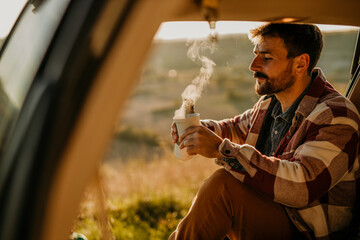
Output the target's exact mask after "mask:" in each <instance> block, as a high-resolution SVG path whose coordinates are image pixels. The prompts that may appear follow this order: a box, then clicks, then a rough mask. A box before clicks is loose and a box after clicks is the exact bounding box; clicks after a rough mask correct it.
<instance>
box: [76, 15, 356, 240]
mask: <svg viewBox="0 0 360 240" xmlns="http://www.w3.org/2000/svg"><path fill="white" fill-rule="evenodd" d="M259 24H261V23H245V22H219V23H217V25H216V31H217V34H218V37H217V41H216V42H215V43H211V42H210V43H203V40H204V39H207V37H208V35H209V33H210V30H209V25H208V23H207V22H190V23H189V22H187V23H180V22H173V23H164V24H163V25H162V26H161V28H160V29H159V31H158V34H157V35H156V36H155V38H154V41H153V44H152V49H151V52H150V54H149V56H148V59H147V62H146V64H144V66H143V68H142V71H141V73H140V83H139V85H138V87H137V89H136V91H134V93H133V96H132V98H131V99H130V100H129V102H128V104H127V108H126V110H125V112H123V113H122V114H121V117H119V120H118V123H117V125H116V127H115V132H114V139H113V141H112V143H111V145H110V146H109V152H108V154H107V156H106V157H105V159H104V163H103V165H102V167H101V169H100V173H99V174H100V176H101V181H100V184H98V186H97V187H96V188H99V186H100V188H102V190H103V191H100V192H102V193H104V195H101V194H100V195H101V196H102V197H105V201H103V202H104V203H106V207H107V216H108V222H109V225H108V226H109V228H108V229H109V230H110V231H111V234H113V235H114V236H115V238H116V239H167V238H168V236H169V234H170V233H171V232H172V231H173V230H174V229H175V228H176V226H177V224H178V223H179V221H180V220H181V219H182V218H183V217H184V215H185V214H186V212H187V211H188V209H189V206H190V204H191V201H192V199H193V197H194V196H195V194H196V192H197V190H198V188H199V186H200V184H201V183H202V182H203V180H204V179H205V178H206V177H207V176H209V175H210V174H211V173H212V172H213V171H214V170H215V169H217V168H218V167H217V166H216V165H215V164H214V163H213V160H211V159H205V158H202V157H200V156H196V157H195V158H194V159H192V160H190V161H180V160H178V159H176V158H175V156H174V153H173V144H172V142H171V137H170V126H171V124H172V121H173V120H172V118H173V116H174V113H175V110H176V109H178V108H179V107H180V105H181V102H182V98H181V94H182V92H183V90H184V89H185V88H186V87H187V86H188V85H189V84H190V83H191V82H192V81H193V80H194V79H196V78H197V77H198V76H199V75H201V72H202V70H209V66H208V65H209V62H207V63H208V65H207V64H206V62H205V63H203V62H201V61H199V58H195V61H193V60H192V59H191V58H189V54H188V51H189V49H191V48H192V47H193V46H194V42H196V41H195V40H198V43H199V44H198V45H197V46H198V47H199V46H200V50H199V52H196V51H195V53H193V54H190V55H191V56H193V55H196V54H197V53H199V55H198V56H200V58H201V57H202V56H206V57H207V58H208V59H209V61H210V60H211V61H213V63H214V64H211V63H210V65H211V66H212V71H211V73H210V75H211V76H209V77H208V82H206V84H205V85H204V87H203V90H202V94H201V97H200V98H199V99H198V100H197V102H196V104H195V111H196V112H198V113H200V117H201V119H207V118H210V119H215V120H220V119H224V118H229V117H233V116H235V115H237V114H239V113H241V112H243V111H245V110H246V109H248V108H251V107H252V106H253V104H254V103H255V102H256V101H257V100H258V98H259V96H258V95H256V94H255V91H254V83H255V82H254V80H253V77H252V72H250V71H249V65H250V63H251V61H252V58H253V56H254V55H253V45H252V43H251V42H250V40H249V39H248V35H247V33H248V30H249V28H250V29H252V28H254V27H255V26H258V25H259ZM320 28H321V29H323V33H324V41H325V43H324V44H325V45H324V49H323V54H322V57H321V60H320V61H319V63H318V67H320V68H322V69H323V71H324V72H325V75H326V76H327V78H328V81H329V82H330V83H331V84H333V85H334V86H335V88H337V89H338V90H339V91H340V92H342V93H344V91H345V88H346V85H347V83H348V81H349V79H350V65H351V61H352V56H353V51H354V46H355V42H356V35H357V29H355V28H351V27H336V26H324V25H320ZM188 38H191V40H190V41H189V40H188ZM202 44H203V45H202ZM201 68H203V69H202V70H200V69H201ZM96 188H89V191H88V192H87V194H86V196H85V198H84V201H83V203H82V205H81V208H80V211H79V215H78V218H77V219H76V221H75V225H74V231H76V232H80V233H83V234H85V235H86V236H87V238H88V239H100V238H101V227H100V226H103V228H104V224H105V226H106V224H107V222H106V221H105V222H104V221H103V222H102V223H99V222H98V221H97V220H96V219H99V218H100V216H103V215H102V213H104V212H102V213H101V212H99V210H98V209H101V207H100V208H99V207H98V204H99V202H101V201H97V200H96V199H99V194H98V193H99V191H97V190H96ZM94 189H95V190H94ZM94 193H95V194H94ZM100 198H101V197H100ZM105 228H106V227H105Z"/></svg>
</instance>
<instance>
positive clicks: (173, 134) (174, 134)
mask: <svg viewBox="0 0 360 240" xmlns="http://www.w3.org/2000/svg"><path fill="white" fill-rule="evenodd" d="M171 137H172V140H173V143H176V142H177V140H178V138H179V136H178V133H177V128H176V124H175V123H173V124H172V125H171Z"/></svg>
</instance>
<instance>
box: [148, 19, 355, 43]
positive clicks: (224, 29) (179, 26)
mask: <svg viewBox="0 0 360 240" xmlns="http://www.w3.org/2000/svg"><path fill="white" fill-rule="evenodd" d="M261 24H263V22H240V21H219V22H216V32H217V33H218V34H219V35H226V34H239V33H242V34H247V33H248V32H249V29H253V28H256V27H258V26H260V25H261ZM316 25H317V26H318V27H319V28H320V29H321V31H324V32H334V31H350V30H357V29H358V28H357V27H351V26H341V25H325V24H316ZM209 33H210V27H209V24H208V22H206V21H196V22H195V21H187V22H163V23H162V24H161V25H160V27H159V29H158V31H157V33H156V35H155V37H154V39H156V40H175V39H196V38H204V37H207V36H208V35H209Z"/></svg>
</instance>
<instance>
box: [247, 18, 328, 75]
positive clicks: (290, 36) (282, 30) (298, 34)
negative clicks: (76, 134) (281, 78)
mask: <svg viewBox="0 0 360 240" xmlns="http://www.w3.org/2000/svg"><path fill="white" fill-rule="evenodd" d="M265 36H270V37H280V38H282V39H283V40H284V43H285V46H286V49H287V51H288V56H287V57H288V58H293V57H297V56H299V55H301V54H303V53H307V54H308V55H309V56H310V62H309V68H308V74H309V75H310V74H311V72H312V70H313V69H314V67H315V66H316V64H317V62H318V60H319V58H320V54H321V50H322V48H323V37H322V34H321V31H320V29H319V28H318V27H317V26H315V25H313V24H303V23H266V24H264V25H262V26H260V27H258V28H256V29H253V30H251V31H250V39H251V40H252V41H253V42H256V39H258V38H259V37H260V38H261V37H265Z"/></svg>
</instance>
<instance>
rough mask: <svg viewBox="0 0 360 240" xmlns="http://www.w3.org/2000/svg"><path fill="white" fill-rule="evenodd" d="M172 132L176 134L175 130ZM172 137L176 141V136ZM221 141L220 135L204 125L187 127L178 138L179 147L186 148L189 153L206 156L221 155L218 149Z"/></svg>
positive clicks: (215, 156)
mask: <svg viewBox="0 0 360 240" xmlns="http://www.w3.org/2000/svg"><path fill="white" fill-rule="evenodd" d="M173 126H174V124H173ZM175 129H176V127H175ZM173 133H176V136H177V132H174V131H173ZM173 136H174V134H173ZM174 139H176V141H177V138H174V137H173V140H174ZM176 141H175V142H176ZM222 141H223V139H222V138H221V137H219V136H218V135H217V134H216V133H214V132H213V131H211V130H209V129H208V128H206V127H204V126H193V127H189V128H187V129H186V130H185V131H184V133H183V134H182V135H181V136H180V138H179V142H180V149H183V148H186V149H187V152H188V154H190V155H195V154H200V155H202V156H204V157H208V158H219V157H222V155H221V154H220V152H219V150H218V148H219V145H220V144H221V143H222Z"/></svg>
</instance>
